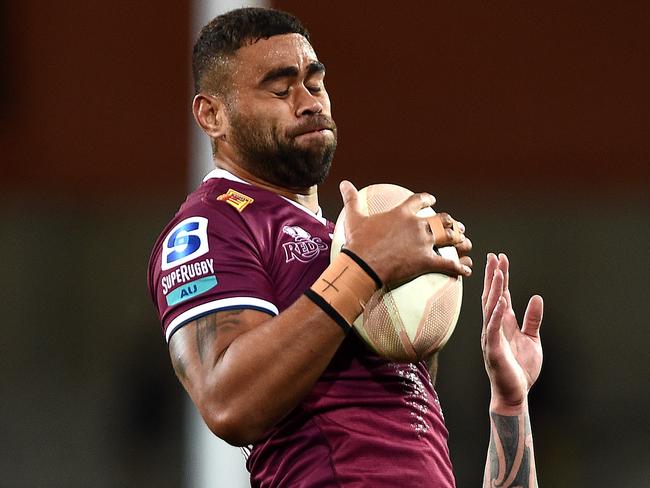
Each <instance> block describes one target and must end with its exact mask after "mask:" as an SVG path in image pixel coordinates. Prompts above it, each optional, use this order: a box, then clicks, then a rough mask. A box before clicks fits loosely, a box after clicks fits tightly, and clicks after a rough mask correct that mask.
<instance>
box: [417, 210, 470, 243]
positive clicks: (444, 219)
mask: <svg viewBox="0 0 650 488" xmlns="http://www.w3.org/2000/svg"><path fill="white" fill-rule="evenodd" d="M425 218H426V219H427V223H428V224H429V228H430V229H431V232H433V236H434V239H435V245H436V246H437V247H444V246H451V245H457V244H459V243H461V242H463V241H464V240H465V235H464V233H465V226H464V225H463V224H462V223H461V222H457V221H455V220H454V219H453V218H452V217H451V215H449V214H448V213H445V212H440V213H437V214H435V215H431V216H429V217H425Z"/></svg>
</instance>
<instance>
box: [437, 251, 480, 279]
mask: <svg viewBox="0 0 650 488" xmlns="http://www.w3.org/2000/svg"><path fill="white" fill-rule="evenodd" d="M469 261H470V262H471V259H470V260H469ZM470 266H471V265H468V264H467V260H464V261H454V260H453V259H447V258H443V257H441V256H438V255H434V256H433V261H432V264H431V269H432V271H434V272H436V273H442V274H446V275H449V276H458V275H460V276H470V275H471V274H472V268H471V267H470Z"/></svg>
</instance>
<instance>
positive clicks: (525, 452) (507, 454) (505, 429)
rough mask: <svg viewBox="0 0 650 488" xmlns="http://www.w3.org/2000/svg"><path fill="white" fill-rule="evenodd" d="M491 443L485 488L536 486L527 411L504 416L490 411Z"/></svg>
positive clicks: (533, 487) (528, 487) (531, 487)
mask: <svg viewBox="0 0 650 488" xmlns="http://www.w3.org/2000/svg"><path fill="white" fill-rule="evenodd" d="M490 427H491V434H490V447H489V449H488V459H487V463H486V464H485V478H484V480H483V487H484V488H497V487H513V488H517V487H520V488H536V487H537V475H536V472H535V455H534V451H533V436H532V432H531V428H530V417H529V416H528V413H525V414H521V415H517V416H507V415H499V414H496V413H494V412H490Z"/></svg>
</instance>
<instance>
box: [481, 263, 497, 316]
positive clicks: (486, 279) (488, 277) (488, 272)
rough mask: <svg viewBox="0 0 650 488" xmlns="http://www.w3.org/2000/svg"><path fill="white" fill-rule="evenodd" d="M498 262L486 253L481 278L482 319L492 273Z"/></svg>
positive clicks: (492, 276) (490, 285)
mask: <svg viewBox="0 0 650 488" xmlns="http://www.w3.org/2000/svg"><path fill="white" fill-rule="evenodd" d="M497 264H498V260H497V257H496V256H495V255H494V253H488V255H487V258H486V261H485V277H484V278H483V294H482V295H481V304H482V306H483V318H484V319H485V317H486V315H485V305H486V303H487V299H488V295H489V293H490V289H491V287H492V279H493V278H494V271H495V270H496V269H497Z"/></svg>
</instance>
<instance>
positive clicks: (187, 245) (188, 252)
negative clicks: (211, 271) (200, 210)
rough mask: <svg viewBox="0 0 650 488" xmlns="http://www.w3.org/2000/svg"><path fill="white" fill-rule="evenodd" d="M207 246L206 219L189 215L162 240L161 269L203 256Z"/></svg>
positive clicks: (173, 266)
mask: <svg viewBox="0 0 650 488" xmlns="http://www.w3.org/2000/svg"><path fill="white" fill-rule="evenodd" d="M208 250H209V248H208V219H206V218H205V217H190V218H189V219H185V220H183V221H182V222H180V223H179V224H178V225H177V226H176V227H174V228H173V229H172V230H171V231H170V232H169V234H167V237H165V241H164V242H163V252H162V269H163V271H164V270H167V269H171V268H175V267H176V266H178V265H179V264H183V263H187V262H188V261H191V260H193V259H196V258H198V257H199V256H203V255H204V254H205V253H207V252H208Z"/></svg>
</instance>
